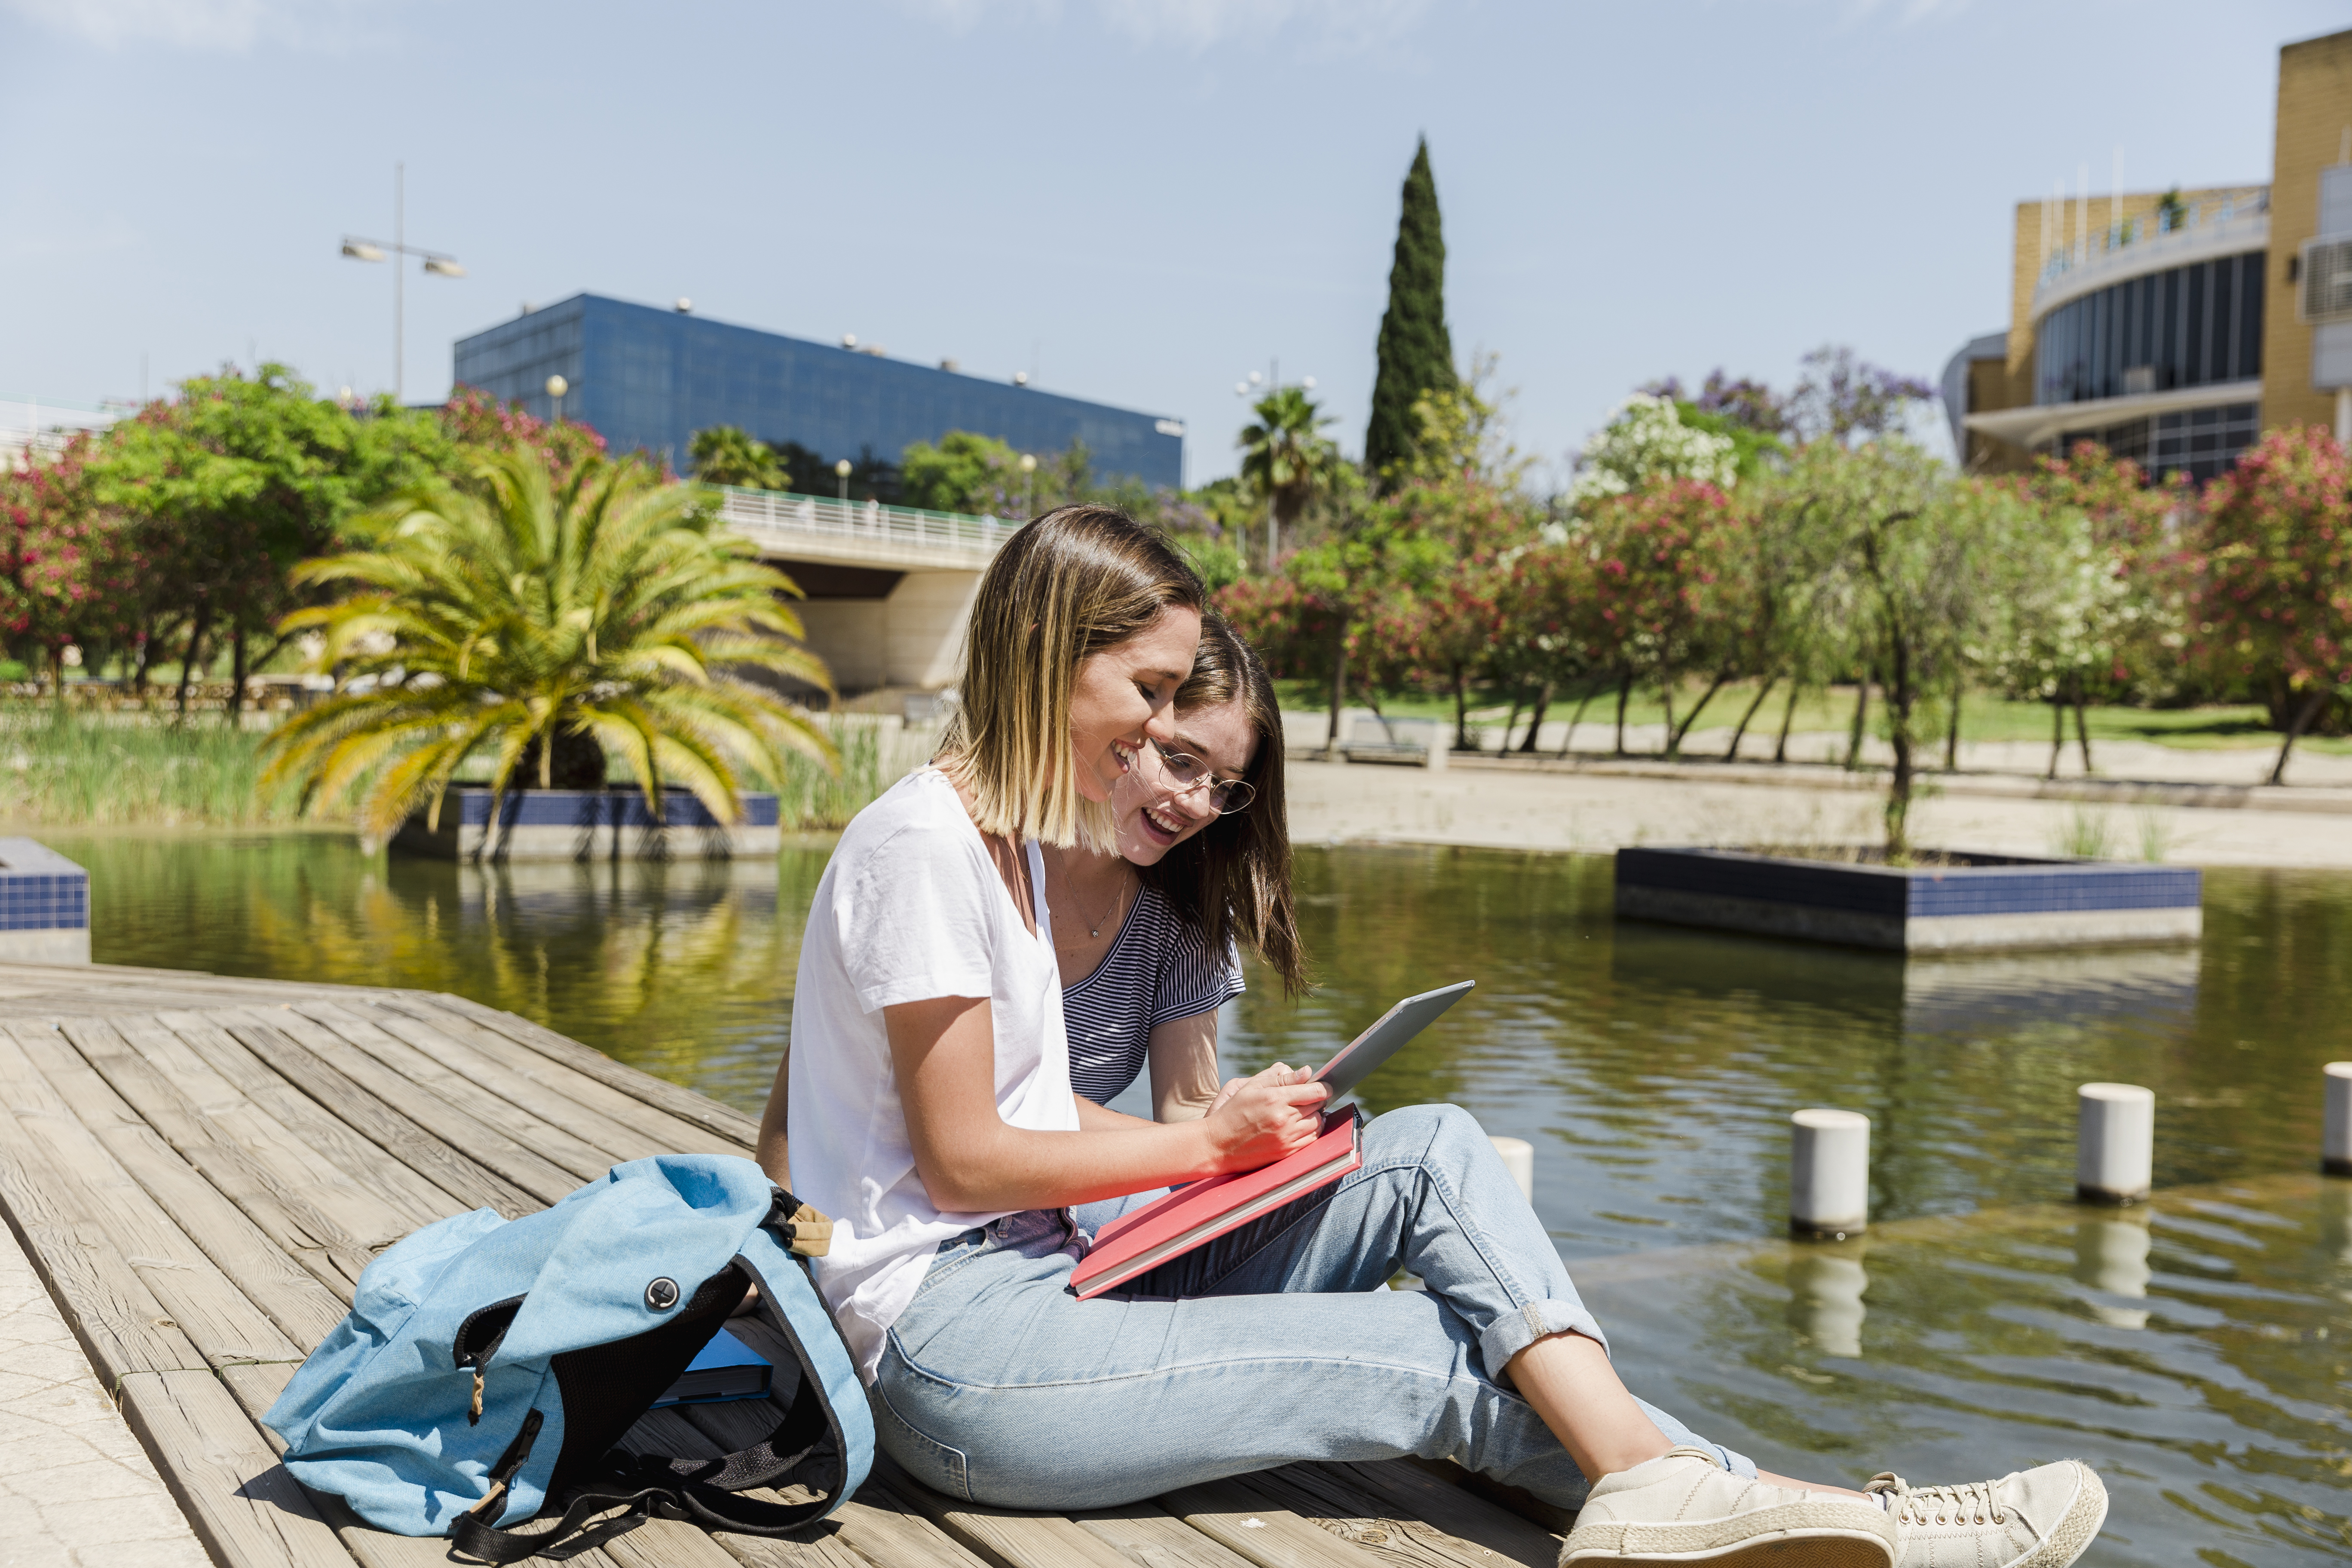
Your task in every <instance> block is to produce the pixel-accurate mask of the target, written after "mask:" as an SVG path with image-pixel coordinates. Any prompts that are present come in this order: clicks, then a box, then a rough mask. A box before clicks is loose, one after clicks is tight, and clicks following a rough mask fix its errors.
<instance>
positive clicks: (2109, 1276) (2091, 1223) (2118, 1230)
mask: <svg viewBox="0 0 2352 1568" xmlns="http://www.w3.org/2000/svg"><path fill="white" fill-rule="evenodd" d="M2150 1245H2151V1243H2150V1237H2149V1235H2148V1226H2147V1215H2146V1213H2145V1212H2143V1213H2141V1214H2138V1215H2126V1216H2125V1217H2121V1218H2116V1217H2104V1216H2102V1217H2089V1218H2085V1219H2084V1220H2082V1221H2081V1222H2080V1223H2079V1224H2077V1225H2076V1226H2074V1278H2075V1279H2078V1280H2080V1281H2081V1282H2082V1283H2084V1284H2085V1285H2088V1286H2089V1287H2090V1288H2091V1289H2094V1290H2096V1291H2098V1292H2100V1293H2101V1294H2103V1295H2107V1296H2122V1297H2126V1298H2127V1299H2129V1300H2135V1301H2144V1300H2147V1282H2148V1281H2149V1280H2150V1279H2154V1278H2155V1271H2154V1270H2152V1269H2151V1268H2149V1267H2148V1262H2147V1255H2148V1250H2149V1247H2150ZM2091 1311H2092V1314H2093V1315H2094V1316H2095V1317H2096V1318H2097V1319H2098V1320H2099V1321H2101V1322H2103V1323H2105V1324H2106V1325H2108V1326H2109V1327H2110V1328H2117V1329H2144V1328H2146V1327H2147V1310H2146V1309H2144V1308H2139V1307H2117V1306H2114V1305H2112V1304H2109V1303H2107V1302H2103V1301H2097V1300H2094V1301H2093V1302H2092V1303H2091Z"/></svg>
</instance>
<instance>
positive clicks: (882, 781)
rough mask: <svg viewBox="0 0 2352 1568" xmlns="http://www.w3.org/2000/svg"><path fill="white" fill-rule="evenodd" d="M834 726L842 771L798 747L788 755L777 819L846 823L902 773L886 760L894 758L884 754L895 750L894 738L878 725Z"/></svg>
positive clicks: (793, 823) (813, 824)
mask: <svg viewBox="0 0 2352 1568" xmlns="http://www.w3.org/2000/svg"><path fill="white" fill-rule="evenodd" d="M831 728H832V731H833V742H834V745H835V747H836V748H837V749H838V750H839V751H840V752H841V772H840V773H838V774H835V773H828V772H827V771H826V770H825V769H824V765H823V764H821V763H816V762H814V761H812V760H811V759H809V758H806V757H803V756H801V755H800V754H799V753H797V752H794V753H793V754H792V755H790V756H789V757H788V758H787V759H786V768H785V774H784V778H783V780H782V788H780V789H779V790H778V791H777V792H776V796H777V798H776V816H777V819H778V820H779V821H781V822H782V824H783V825H784V826H786V827H798V828H808V829H815V828H831V827H846V826H849V819H850V818H851V817H853V816H856V815H857V814H858V813H859V812H861V811H863V810H865V809H866V806H867V805H869V804H871V803H872V801H873V800H874V797H875V796H877V795H880V794H881V793H882V792H883V791H884V790H886V789H887V788H889V787H890V785H891V784H893V783H895V782H896V781H897V779H898V770H897V769H895V768H892V767H889V766H887V763H889V761H890V760H891V759H890V758H889V757H887V756H886V755H885V753H886V752H890V751H891V750H893V749H894V748H892V747H891V745H890V744H889V740H890V737H887V736H886V735H885V734H884V733H883V732H882V731H881V730H880V729H879V728H878V727H877V726H875V725H872V724H860V723H856V722H843V721H835V723H834V724H833V725H832V726H831Z"/></svg>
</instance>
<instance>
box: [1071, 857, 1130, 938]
mask: <svg viewBox="0 0 2352 1568" xmlns="http://www.w3.org/2000/svg"><path fill="white" fill-rule="evenodd" d="M1054 860H1055V865H1057V866H1059V867H1060V868H1061V872H1062V887H1063V889H1065V890H1066V891H1067V892H1068V894H1069V895H1070V904H1071V910H1070V912H1071V913H1073V914H1075V915H1076V916H1077V917H1078V920H1079V921H1080V922H1081V923H1082V924H1085V923H1087V918H1086V915H1085V912H1084V911H1083V910H1079V909H1078V908H1077V907H1076V905H1077V902H1078V885H1077V884H1076V882H1073V881H1071V880H1070V868H1069V866H1068V865H1067V864H1066V862H1064V861H1063V859H1062V858H1061V854H1060V852H1059V851H1056V852H1055V857H1054ZM1126 901H1127V868H1125V867H1123V866H1122V867H1121V868H1119V873H1118V886H1117V887H1115V888H1113V889H1111V894H1110V907H1109V908H1108V909H1107V910H1103V912H1102V919H1100V920H1098V921H1093V922H1091V923H1090V924H1088V927H1087V938H1088V939H1089V940H1094V939H1098V938H1099V937H1101V935H1102V928H1103V927H1105V926H1107V925H1108V924H1110V917H1111V916H1113V915H1115V914H1117V913H1118V909H1119V906H1120V905H1121V904H1123V903H1125V902H1126Z"/></svg>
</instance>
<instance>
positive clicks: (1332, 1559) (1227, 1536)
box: [1159, 1477, 1388, 1568]
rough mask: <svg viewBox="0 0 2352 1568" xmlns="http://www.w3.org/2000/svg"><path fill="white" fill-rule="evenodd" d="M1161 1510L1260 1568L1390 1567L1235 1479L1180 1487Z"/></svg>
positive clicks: (1166, 1496)
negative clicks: (1166, 1511)
mask: <svg viewBox="0 0 2352 1568" xmlns="http://www.w3.org/2000/svg"><path fill="white" fill-rule="evenodd" d="M1159 1502H1160V1507H1162V1508H1164V1509H1166V1510H1168V1511H1169V1512H1171V1513H1172V1514H1174V1515H1175V1516H1176V1517H1177V1518H1179V1519H1181V1520H1182V1521H1184V1522H1185V1523H1187V1524H1189V1525H1191V1526H1192V1528H1193V1529H1195V1530H1197V1531H1200V1532H1201V1533H1202V1534H1203V1535H1206V1536H1208V1537H1209V1538H1211V1539H1212V1540H1213V1541H1215V1542H1218V1543H1219V1544H1220V1545H1223V1546H1228V1547H1231V1548H1232V1549H1233V1550H1234V1551H1235V1552H1239V1553H1240V1554H1241V1555H1243V1556H1244V1557H1246V1558H1248V1559H1249V1560H1250V1561H1251V1562H1252V1563H1256V1564H1257V1565H1258V1568H1388V1561H1387V1560H1386V1559H1383V1558H1381V1556H1380V1555H1379V1554H1377V1553H1375V1552H1371V1551H1370V1550H1368V1549H1367V1548H1366V1547H1364V1546H1362V1545H1359V1544H1358V1543H1357V1542H1352V1541H1343V1540H1341V1539H1340V1538H1339V1536H1337V1535H1334V1534H1332V1533H1331V1532H1330V1531H1326V1530H1320V1529H1318V1528H1317V1527H1316V1526H1315V1525H1314V1524H1313V1523H1312V1522H1311V1521H1307V1519H1304V1518H1302V1517H1300V1516H1299V1515H1298V1514H1297V1513H1295V1512H1293V1511H1291V1510H1288V1509H1286V1508H1282V1507H1279V1506H1277V1505H1276V1504H1274V1503H1272V1502H1269V1501H1268V1500H1266V1499H1265V1497H1264V1496H1263V1495H1261V1494H1260V1493H1258V1492H1255V1491H1253V1490H1251V1489H1248V1488H1246V1487H1244V1486H1243V1485H1242V1484H1241V1483H1240V1481H1239V1480H1238V1479H1234V1478H1230V1477H1229V1478H1227V1479H1224V1480H1221V1481H1205V1482H1202V1484H1201V1485H1199V1486H1193V1487H1179V1488H1178V1489H1176V1490H1174V1491H1171V1492H1169V1493H1167V1494H1166V1495H1165V1496H1163V1497H1161V1498H1160V1500H1159Z"/></svg>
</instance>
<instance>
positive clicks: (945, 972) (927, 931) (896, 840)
mask: <svg viewBox="0 0 2352 1568" xmlns="http://www.w3.org/2000/svg"><path fill="white" fill-rule="evenodd" d="M1028 855H1029V880H1030V886H1031V887H1032V888H1033V889H1034V891H1035V915H1036V924H1037V929H1036V931H1035V932H1034V934H1033V933H1032V932H1031V931H1029V930H1028V928H1027V927H1026V926H1025V925H1024V923H1023V921H1022V919H1021V910H1020V906H1019V905H1018V904H1016V903H1015V902H1014V901H1013V898H1012V896H1011V894H1010V893H1009V892H1008V891H1007V890H1006V889H1005V886H1004V879H1003V878H1002V877H1000V876H999V875H998V874H997V870H996V867H995V865H994V864H993V863H992V861H991V860H990V859H989V858H988V850H987V848H986V847H985V845H983V843H982V840H981V837H980V829H979V828H977V827H975V826H972V821H971V817H970V816H968V815H966V814H965V811H964V808H963V802H962V801H961V799H959V798H958V797H957V795H956V791H955V786H954V785H953V784H950V783H949V782H948V780H947V776H946V775H945V774H943V773H940V772H939V771H938V770H936V769H932V768H926V769H924V770H923V771H922V772H920V773H910V774H908V776H907V777H905V778H903V779H900V780H899V781H898V783H897V784H893V785H892V786H891V787H890V788H889V789H888V790H887V791H886V792H885V793H884V794H883V795H882V797H881V798H880V799H879V800H877V801H876V802H875V803H874V804H873V805H869V806H867V807H866V809H865V810H864V811H861V812H859V813H858V814H857V816H856V819H855V820H853V821H852V822H851V823H850V825H849V828H848V831H846V832H845V833H844V834H843V835H842V836H841V843H840V844H839V846H838V847H835V850H834V852H833V861H832V863H831V864H830V865H828V866H827V867H826V868H825V869H824V878H823V879H821V880H819V881H818V883H817V886H816V902H815V905H814V908H813V909H812V910H810V912H809V923H808V930H807V932H806V934H805V935H804V936H803V938H802V940H801V965H800V975H799V979H798V980H797V981H796V982H795V984H794V989H793V1046H792V1053H793V1054H792V1071H791V1075H790V1079H789V1086H790V1089H791V1095H792V1108H791V1114H790V1118H789V1120H788V1121H787V1123H786V1131H787V1134H788V1135H789V1137H790V1138H791V1141H792V1167H793V1169H792V1174H793V1184H792V1190H793V1195H794V1196H796V1197H800V1198H803V1199H805V1200H806V1201H807V1202H809V1203H812V1204H814V1205H816V1206H817V1207H818V1208H819V1209H821V1210H823V1211H824V1213H825V1214H827V1215H831V1216H832V1217H833V1220H834V1230H833V1247H832V1250H831V1251H830V1252H829V1253H828V1254H827V1255H826V1256H825V1257H823V1258H813V1259H811V1263H812V1266H813V1268H814V1273H815V1276H816V1283H817V1288H818V1289H820V1290H822V1291H823V1292H824V1299H825V1303H826V1305H828V1306H830V1307H831V1308H832V1309H833V1314H834V1320H835V1322H837V1323H838V1324H839V1325H840V1328H841V1333H842V1337H843V1338H844V1339H845V1340H846V1341H847V1342H848V1344H849V1353H850V1356H851V1358H852V1359H853V1360H855V1361H856V1363H857V1370H858V1374H859V1375H860V1376H862V1377H863V1378H865V1380H866V1382H868V1383H871V1382H873V1381H874V1373H875V1366H876V1363H878V1362H879V1361H880V1360H881V1358H882V1348H883V1339H884V1336H885V1335H887V1333H888V1331H889V1328H890V1325H891V1324H892V1323H894V1322H896V1321H898V1314H899V1313H901V1312H903V1311H905V1310H906V1309H907V1303H908V1301H910V1300H913V1299H914V1295H915V1289H916V1288H917V1287H918V1286H919V1285H920V1284H921V1283H922V1282H923V1271H924V1270H925V1269H926V1268H929V1265H930V1258H931V1255H932V1254H933V1253H934V1252H936V1251H937V1250H938V1249H939V1245H940V1242H942V1241H945V1240H946V1239H947V1238H948V1237H951V1236H956V1235H958V1234H960V1233H961V1232H963V1231H967V1230H970V1229H971V1228H972V1227H973V1226H982V1225H986V1224H987V1223H988V1222H989V1221H991V1220H992V1219H996V1218H999V1217H1000V1214H942V1213H940V1211H939V1210H938V1209H936V1208H934V1207H932V1206H931V1200H930V1197H929V1194H927V1193H925V1191H924V1190H923V1179H922V1177H921V1176H919V1175H918V1174H917V1173H916V1171H915V1154H914V1149H913V1147H912V1145H911V1144H910V1142H908V1135H907V1114H906V1108H905V1106H904V1105H903V1104H902V1103H901V1101H900V1100H899V1098H898V1073H897V1071H896V1070H895V1068H894V1067H893V1065H892V1062H891V1059H890V1042H889V1038H888V1036H887V1034H886V1033H885V1030H884V1026H883V1019H882V1009H883V1008H885V1007H888V1006H893V1005H897V1004H898V1003H901V1002H921V1001H927V1000H929V999H930V998H932V997H935V996H984V997H986V998H987V999H988V1012H989V1023H990V1026H992V1029H993V1030H994V1032H995V1036H996V1111H997V1114H998V1115H999V1116H1001V1117H1003V1119H1004V1122H1005V1125H1007V1126H1009V1127H1022V1128H1027V1129H1030V1130H1032V1131H1076V1130H1077V1125H1078V1109H1077V1101H1076V1100H1075V1099H1074V1098H1073V1097H1072V1094H1071V1091H1070V1045H1069V1038H1068V1037H1067V1036H1066V1034H1065V1033H1064V1032H1063V1026H1062V976H1061V971H1060V969H1059V968H1058V967H1057V966H1056V965H1055V959H1054V939H1053V926H1052V924H1051V922H1050V920H1049V917H1048V914H1047V911H1046V908H1045V866H1044V863H1043V862H1042V860H1041V859H1040V858H1039V857H1038V854H1037V849H1036V847H1035V845H1034V844H1032V845H1030V846H1028ZM1001 1212H1002V1211H1001Z"/></svg>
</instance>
